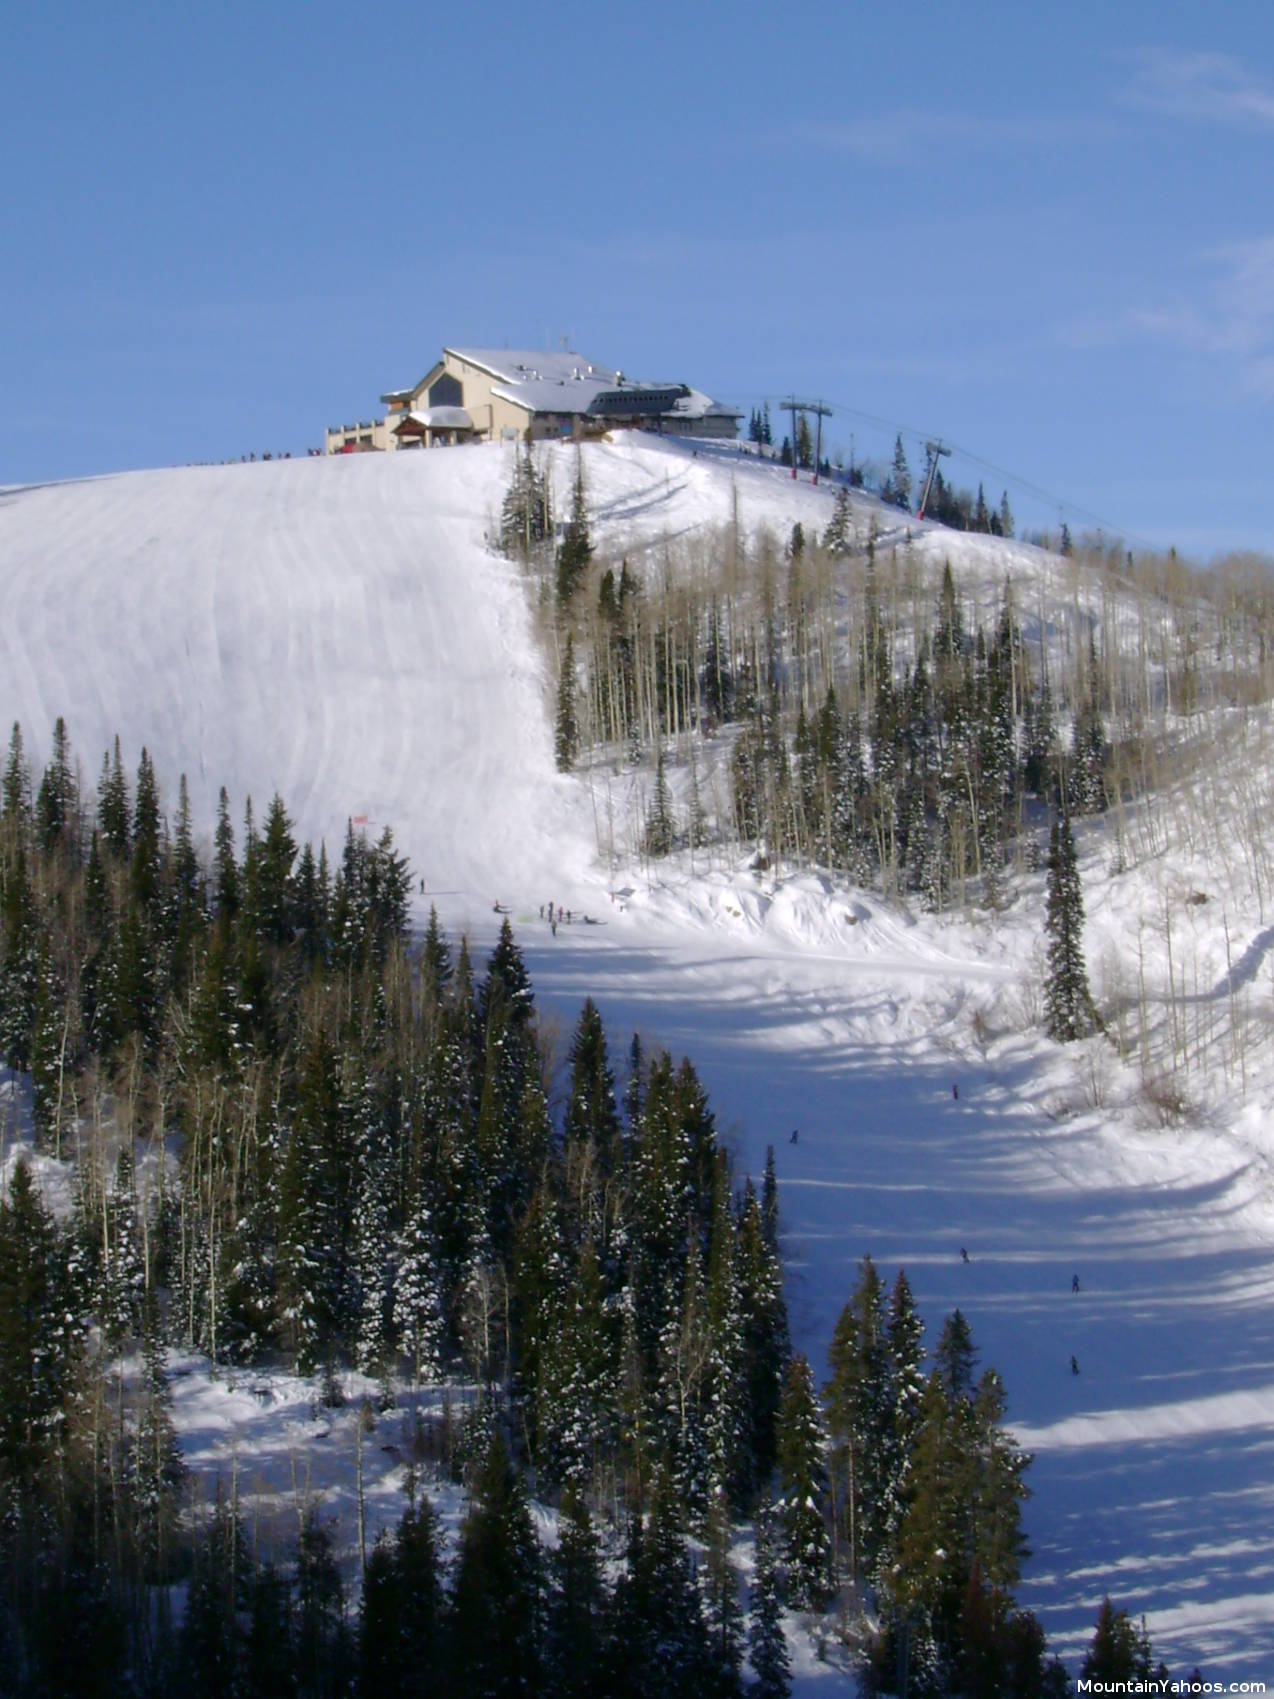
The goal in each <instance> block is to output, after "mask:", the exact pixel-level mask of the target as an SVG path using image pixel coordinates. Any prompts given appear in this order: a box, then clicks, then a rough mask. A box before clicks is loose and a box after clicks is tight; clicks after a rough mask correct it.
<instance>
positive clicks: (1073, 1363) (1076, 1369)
mask: <svg viewBox="0 0 1274 1699" xmlns="http://www.w3.org/2000/svg"><path fill="white" fill-rule="evenodd" d="M1071 1373H1072V1374H1073V1375H1077V1374H1078V1373H1079V1361H1078V1359H1077V1358H1075V1357H1072V1358H1071Z"/></svg>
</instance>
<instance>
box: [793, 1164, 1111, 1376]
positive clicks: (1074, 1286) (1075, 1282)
mask: <svg viewBox="0 0 1274 1699" xmlns="http://www.w3.org/2000/svg"><path fill="white" fill-rule="evenodd" d="M792 1141H793V1143H795V1141H796V1134H795V1133H793V1134H792ZM968 1260H969V1252H968V1249H967V1247H966V1246H964V1245H961V1246H960V1261H961V1262H968ZM1071 1291H1072V1292H1073V1293H1075V1292H1078V1291H1079V1275H1078V1273H1075V1274H1072V1275H1071ZM1071 1373H1072V1374H1073V1375H1077V1374H1078V1373H1079V1358H1078V1357H1077V1356H1076V1355H1075V1353H1074V1352H1073V1351H1072V1352H1071Z"/></svg>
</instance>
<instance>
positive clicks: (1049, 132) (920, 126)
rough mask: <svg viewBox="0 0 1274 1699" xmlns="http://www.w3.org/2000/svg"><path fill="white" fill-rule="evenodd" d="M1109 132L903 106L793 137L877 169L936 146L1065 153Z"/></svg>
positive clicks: (1098, 124)
mask: <svg viewBox="0 0 1274 1699" xmlns="http://www.w3.org/2000/svg"><path fill="white" fill-rule="evenodd" d="M1111 131H1112V126H1111V124H1110V123H1109V121H1108V120H1107V119H1104V118H1094V117H1078V116H1068V115H1060V116H1052V115H1049V114H1046V113H1039V114H1032V113H1021V114H1007V115H1001V114H995V113H982V112H933V111H930V110H928V109H925V108H921V107H906V106H900V107H896V108H894V110H893V111H890V112H877V113H864V114H861V115H860V116H857V117H854V118H849V119H845V120H843V121H837V122H834V123H832V122H829V123H813V124H800V125H798V126H796V128H795V130H794V132H793V134H794V135H795V138H796V140H797V141H799V142H804V143H806V144H807V145H810V146H813V147H818V148H823V149H825V150H826V151H828V152H829V153H844V154H850V155H852V156H854V157H856V158H859V159H871V160H873V161H875V162H876V163H878V164H879V163H880V162H882V161H888V160H889V159H891V158H895V159H902V158H904V157H907V158H909V157H910V156H912V155H914V154H916V153H918V152H925V151H928V150H929V149H931V148H934V147H938V146H956V147H966V148H970V149H994V148H1003V147H1044V148H1048V147H1061V146H1070V145H1072V144H1073V143H1075V142H1081V141H1096V140H1104V139H1105V138H1106V137H1107V136H1109V135H1110V134H1111Z"/></svg>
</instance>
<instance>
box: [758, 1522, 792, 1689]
mask: <svg viewBox="0 0 1274 1699" xmlns="http://www.w3.org/2000/svg"><path fill="white" fill-rule="evenodd" d="M748 1654H749V1656H750V1658H751V1661H752V1668H753V1670H754V1671H755V1672H756V1682H755V1684H754V1685H753V1687H752V1688H751V1690H750V1694H751V1699H788V1695H789V1694H790V1693H791V1691H792V1675H791V1668H792V1666H791V1660H790V1658H789V1656H788V1650H787V1636H786V1635H785V1634H784V1632H783V1605H782V1601H781V1599H780V1597H779V1582H778V1572H777V1563H776V1553H775V1549H774V1532H773V1530H772V1528H771V1527H770V1526H769V1525H768V1524H766V1523H760V1524H758V1526H757V1531H756V1580H755V1581H754V1582H753V1584H752V1619H751V1623H750V1626H749V1628H748Z"/></svg>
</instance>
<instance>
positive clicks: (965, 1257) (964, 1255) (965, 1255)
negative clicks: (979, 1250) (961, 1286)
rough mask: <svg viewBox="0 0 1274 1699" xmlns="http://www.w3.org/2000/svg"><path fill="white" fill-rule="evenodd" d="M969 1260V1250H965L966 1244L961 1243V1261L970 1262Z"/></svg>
mask: <svg viewBox="0 0 1274 1699" xmlns="http://www.w3.org/2000/svg"><path fill="white" fill-rule="evenodd" d="M968 1260H969V1253H968V1251H966V1250H965V1248H964V1246H963V1245H961V1246H960V1261H961V1262H968Z"/></svg>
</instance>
